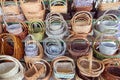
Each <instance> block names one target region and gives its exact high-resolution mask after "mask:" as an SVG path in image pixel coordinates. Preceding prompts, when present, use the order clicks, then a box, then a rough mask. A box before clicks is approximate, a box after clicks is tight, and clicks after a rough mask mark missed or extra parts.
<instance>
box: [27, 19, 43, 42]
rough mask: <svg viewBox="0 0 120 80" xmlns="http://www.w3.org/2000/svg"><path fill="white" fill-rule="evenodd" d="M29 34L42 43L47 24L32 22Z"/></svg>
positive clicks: (40, 21)
mask: <svg viewBox="0 0 120 80" xmlns="http://www.w3.org/2000/svg"><path fill="white" fill-rule="evenodd" d="M28 30H29V33H30V34H31V35H33V36H34V39H35V40H37V41H41V40H42V39H43V37H44V33H45V24H44V22H43V21H42V20H39V21H34V20H33V21H30V23H29V26H28Z"/></svg>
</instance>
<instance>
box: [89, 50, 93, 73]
mask: <svg viewBox="0 0 120 80" xmlns="http://www.w3.org/2000/svg"><path fill="white" fill-rule="evenodd" d="M88 60H89V62H90V63H89V72H90V73H91V72H92V62H93V50H92V48H91V49H90V54H89V55H88Z"/></svg>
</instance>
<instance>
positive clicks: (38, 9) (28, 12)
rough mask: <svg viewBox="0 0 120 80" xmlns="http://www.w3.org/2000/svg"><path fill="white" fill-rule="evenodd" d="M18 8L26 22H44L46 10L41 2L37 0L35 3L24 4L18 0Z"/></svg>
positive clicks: (21, 0) (22, 0) (41, 0)
mask: <svg viewBox="0 0 120 80" xmlns="http://www.w3.org/2000/svg"><path fill="white" fill-rule="evenodd" d="M20 7H21V9H22V11H23V13H24V15H25V17H26V19H27V20H28V21H31V20H44V16H45V10H46V8H45V4H44V1H43V0H37V1H35V2H24V0H20Z"/></svg>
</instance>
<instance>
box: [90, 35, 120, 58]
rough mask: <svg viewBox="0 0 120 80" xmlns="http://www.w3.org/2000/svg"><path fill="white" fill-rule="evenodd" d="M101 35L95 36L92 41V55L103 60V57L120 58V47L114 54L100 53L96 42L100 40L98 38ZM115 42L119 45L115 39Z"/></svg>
mask: <svg viewBox="0 0 120 80" xmlns="http://www.w3.org/2000/svg"><path fill="white" fill-rule="evenodd" d="M100 36H101V35H99V36H97V37H96V38H95V40H94V41H93V45H92V47H93V51H94V56H95V57H96V58H97V59H100V60H103V59H107V58H120V54H119V53H120V49H119V48H118V51H117V52H116V53H115V54H114V55H105V54H102V53H101V52H100V51H99V50H98V49H97V47H98V42H99V41H100V40H99V38H100ZM117 44H118V45H119V42H118V41H117Z"/></svg>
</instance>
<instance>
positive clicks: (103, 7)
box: [98, 1, 120, 11]
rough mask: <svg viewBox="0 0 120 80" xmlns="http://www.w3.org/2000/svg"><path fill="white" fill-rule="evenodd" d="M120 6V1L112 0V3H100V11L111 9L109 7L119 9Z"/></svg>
mask: <svg viewBox="0 0 120 80" xmlns="http://www.w3.org/2000/svg"><path fill="white" fill-rule="evenodd" d="M119 7H120V1H118V2H110V3H99V5H98V9H99V10H100V11H105V10H109V9H115V10H117V9H119Z"/></svg>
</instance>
